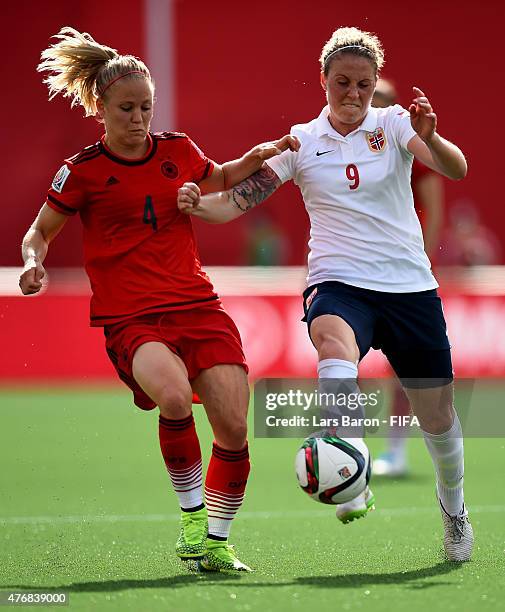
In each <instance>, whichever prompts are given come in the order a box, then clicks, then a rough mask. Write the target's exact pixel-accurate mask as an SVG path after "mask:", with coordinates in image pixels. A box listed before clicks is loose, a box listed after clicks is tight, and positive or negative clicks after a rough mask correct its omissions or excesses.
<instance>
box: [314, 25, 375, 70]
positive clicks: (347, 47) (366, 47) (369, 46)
mask: <svg viewBox="0 0 505 612" xmlns="http://www.w3.org/2000/svg"><path fill="white" fill-rule="evenodd" d="M340 49H342V53H351V54H352V55H358V56H360V57H365V58H366V59H369V60H370V61H371V62H372V63H373V64H374V67H375V73H376V74H378V73H379V71H380V69H381V68H382V66H384V50H383V48H382V44H381V41H380V40H379V39H378V38H377V36H375V35H374V34H371V33H370V32H363V31H362V30H359V29H358V28H338V30H335V31H334V32H333V34H332V35H331V38H330V39H329V40H328V41H327V42H326V44H325V45H324V47H323V50H322V51H321V55H320V57H319V62H320V63H321V70H322V71H323V72H324V74H325V75H326V76H328V71H329V68H330V63H331V58H333V57H335V55H336V54H337V52H338V51H339V50H340ZM330 56H331V57H330Z"/></svg>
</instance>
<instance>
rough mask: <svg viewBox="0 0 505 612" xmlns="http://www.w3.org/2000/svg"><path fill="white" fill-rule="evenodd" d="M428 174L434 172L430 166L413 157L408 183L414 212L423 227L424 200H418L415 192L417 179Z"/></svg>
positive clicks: (420, 179) (419, 179)
mask: <svg viewBox="0 0 505 612" xmlns="http://www.w3.org/2000/svg"><path fill="white" fill-rule="evenodd" d="M429 174H436V173H435V172H434V171H433V170H432V169H431V168H428V166H425V165H424V164H423V163H421V162H420V161H418V160H417V159H415V158H414V161H413V163H412V175H411V177H410V183H411V185H412V192H413V194H414V206H415V209H416V213H417V216H418V217H419V221H420V222H421V226H422V227H423V228H424V224H425V221H426V220H425V218H424V217H425V216H424V208H423V207H424V202H422V201H420V200H419V196H418V194H417V185H418V183H419V181H422V179H423V178H424V177H425V176H427V175H429Z"/></svg>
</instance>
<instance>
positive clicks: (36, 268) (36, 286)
mask: <svg viewBox="0 0 505 612" xmlns="http://www.w3.org/2000/svg"><path fill="white" fill-rule="evenodd" d="M45 275H46V271H45V270H44V266H43V265H42V264H41V263H40V260H39V259H38V258H37V257H33V258H32V257H31V258H30V259H27V260H26V262H25V267H24V268H23V273H22V274H21V276H20V277H19V286H20V287H21V291H22V292H23V295H30V294H32V293H38V292H39V291H40V290H41V289H42V279H43V278H44V276H45Z"/></svg>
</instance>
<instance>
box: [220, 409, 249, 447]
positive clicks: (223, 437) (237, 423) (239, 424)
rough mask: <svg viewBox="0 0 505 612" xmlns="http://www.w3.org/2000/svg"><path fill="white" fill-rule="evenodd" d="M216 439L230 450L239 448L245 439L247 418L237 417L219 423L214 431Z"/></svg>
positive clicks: (242, 445)
mask: <svg viewBox="0 0 505 612" xmlns="http://www.w3.org/2000/svg"><path fill="white" fill-rule="evenodd" d="M215 435H216V441H217V443H218V444H219V445H220V446H221V445H222V446H224V447H226V448H229V449H230V450H240V449H241V448H243V447H244V445H245V443H246V440H247V420H246V418H245V417H243V418H241V417H237V418H234V419H230V420H227V421H226V422H224V423H221V424H220V427H219V428H218V431H216V432H215Z"/></svg>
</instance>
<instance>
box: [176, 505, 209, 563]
mask: <svg viewBox="0 0 505 612" xmlns="http://www.w3.org/2000/svg"><path fill="white" fill-rule="evenodd" d="M206 540H207V508H202V509H201V510H197V511H196V512H181V533H180V534H179V539H178V540H177V543H176V545H175V554H176V555H177V556H178V557H180V558H181V559H201V558H202V557H203V555H204V554H205V551H206V550H207V542H206Z"/></svg>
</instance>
